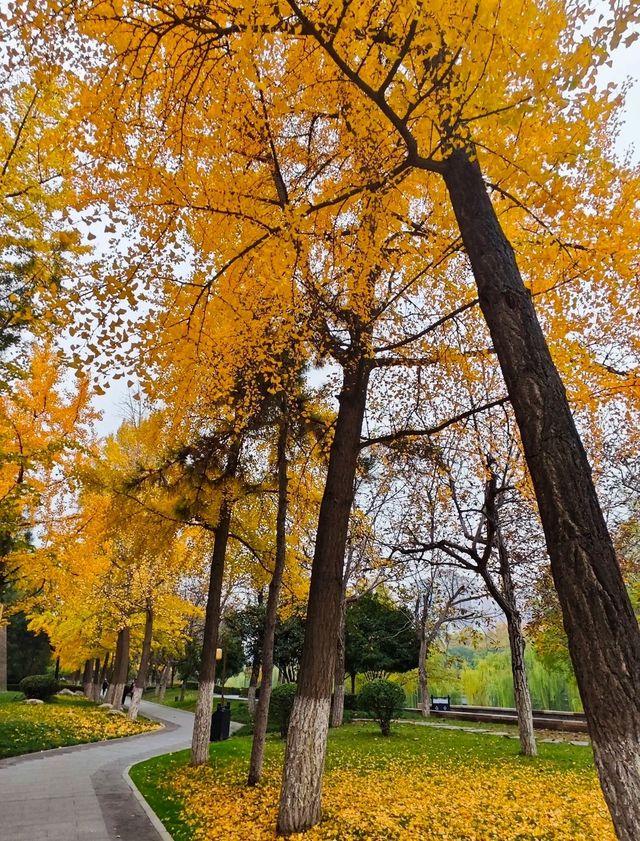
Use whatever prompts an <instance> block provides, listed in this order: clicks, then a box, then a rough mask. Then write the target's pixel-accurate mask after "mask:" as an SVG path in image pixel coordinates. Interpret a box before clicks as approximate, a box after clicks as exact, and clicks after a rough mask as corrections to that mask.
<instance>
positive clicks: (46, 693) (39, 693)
mask: <svg viewBox="0 0 640 841" xmlns="http://www.w3.org/2000/svg"><path fill="white" fill-rule="evenodd" d="M19 686H20V691H21V692H24V694H25V695H26V696H27V698H39V699H40V700H41V701H46V700H47V699H48V698H51V697H52V696H53V695H55V694H56V692H57V691H58V690H59V689H60V683H59V682H58V681H57V680H56V679H55V677H53V675H29V676H28V677H23V678H22V680H21V681H20V683H19Z"/></svg>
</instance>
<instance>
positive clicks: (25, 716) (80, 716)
mask: <svg viewBox="0 0 640 841" xmlns="http://www.w3.org/2000/svg"><path fill="white" fill-rule="evenodd" d="M3 694H7V695H8V694H13V695H16V693H3ZM20 697H21V696H20V695H19V694H18V695H17V698H18V699H17V700H16V699H4V698H3V699H0V759H4V758H6V757H9V756H19V755H21V754H23V753H34V752H35V751H41V750H48V749H49V748H59V747H66V746H68V745H79V744H84V743H85V742H99V741H102V740H103V739H117V738H119V737H120V736H133V735H135V734H137V733H144V732H146V731H148V730H155V729H157V728H158V726H159V725H158V724H156V723H155V722H152V721H149V720H148V719H145V718H139V719H138V720H137V721H129V719H128V718H126V717H125V716H119V715H109V714H108V713H107V712H105V711H104V710H100V709H98V707H97V706H96V705H95V704H93V703H91V702H90V701H87V700H85V699H84V698H79V697H77V698H71V697H67V696H64V697H57V698H52V699H51V701H48V702H47V703H46V704H34V705H33V706H32V705H30V704H24V703H22V701H21V700H19V699H20Z"/></svg>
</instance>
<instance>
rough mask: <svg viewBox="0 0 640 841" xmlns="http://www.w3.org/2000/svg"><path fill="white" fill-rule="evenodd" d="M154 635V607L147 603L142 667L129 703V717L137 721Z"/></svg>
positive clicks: (141, 656) (141, 658)
mask: <svg viewBox="0 0 640 841" xmlns="http://www.w3.org/2000/svg"><path fill="white" fill-rule="evenodd" d="M152 637H153V608H152V607H151V603H150V602H148V603H147V608H146V611H145V623H144V640H143V642H142V653H141V655H140V667H139V669H138V674H137V675H136V680H135V685H134V687H133V692H132V693H131V703H130V704H129V718H130V719H131V721H135V720H136V718H137V717H138V710H139V709H140V701H141V700H142V693H143V692H144V688H145V686H146V685H147V672H148V671H149V663H150V661H151V639H152Z"/></svg>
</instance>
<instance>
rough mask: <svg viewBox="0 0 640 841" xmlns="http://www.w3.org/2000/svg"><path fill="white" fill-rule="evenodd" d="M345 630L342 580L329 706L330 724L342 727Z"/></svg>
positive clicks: (344, 595)
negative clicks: (331, 693)
mask: <svg viewBox="0 0 640 841" xmlns="http://www.w3.org/2000/svg"><path fill="white" fill-rule="evenodd" d="M346 630H347V594H346V592H345V586H344V581H343V582H342V598H341V600H340V625H339V627H338V641H337V645H336V665H335V669H334V670H333V706H332V707H331V726H332V727H342V721H343V719H344V682H345V678H346V674H345V656H346V651H345V645H346V639H345V637H346Z"/></svg>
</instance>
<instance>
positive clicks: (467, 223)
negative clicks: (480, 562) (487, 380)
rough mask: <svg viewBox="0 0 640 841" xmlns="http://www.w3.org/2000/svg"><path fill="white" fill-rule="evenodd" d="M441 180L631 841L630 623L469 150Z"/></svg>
mask: <svg viewBox="0 0 640 841" xmlns="http://www.w3.org/2000/svg"><path fill="white" fill-rule="evenodd" d="M444 178H445V182H446V185H447V188H448V191H449V195H450V198H451V203H452V206H453V210H454V213H455V215H456V219H457V221H458V225H459V228H460V233H461V235H462V239H463V242H464V246H465V249H466V252H467V255H468V257H469V260H470V262H471V266H472V269H473V273H474V276H475V280H476V285H477V288H478V298H479V301H480V307H481V309H482V312H483V314H484V317H485V319H486V322H487V325H488V327H489V331H490V333H491V338H492V341H493V346H494V348H495V351H496V354H497V357H498V360H499V362H500V367H501V368H502V373H503V375H504V379H505V383H506V386H507V391H508V393H509V397H510V399H511V403H512V405H513V409H514V412H515V415H516V419H517V422H518V427H519V429H520V435H521V438H522V443H523V447H524V452H525V456H526V460H527V465H528V467H529V471H530V473H531V478H532V481H533V485H534V488H535V492H536V498H537V501H538V507H539V510H540V517H541V519H542V524H543V527H544V532H545V537H546V543H547V549H548V552H549V556H550V559H551V570H552V574H553V579H554V583H555V586H556V589H557V591H558V598H559V600H560V605H561V607H562V615H563V622H564V627H565V630H566V632H567V638H568V641H569V651H570V654H571V660H572V662H573V667H574V670H575V673H576V678H577V680H578V686H579V688H580V695H581V697H582V702H583V705H584V710H585V714H586V716H587V721H588V724H589V732H590V735H591V739H592V743H593V750H594V755H595V762H596V767H597V769H598V774H599V777H600V783H601V786H602V790H603V792H604V796H605V798H606V801H607V805H608V807H609V810H610V812H611V816H612V818H613V822H614V825H615V828H616V832H617V834H618V837H619V839H620V841H637V839H638V837H640V680H638V675H640V630H639V629H638V622H637V620H636V618H635V616H634V613H633V609H632V607H631V603H630V600H629V597H628V594H627V592H626V589H625V585H624V581H623V579H622V574H621V571H620V567H619V565H618V562H617V559H616V556H615V552H614V549H613V544H612V542H611V538H610V536H609V534H608V531H607V527H606V524H605V521H604V517H603V515H602V511H601V509H600V504H599V502H598V497H597V494H596V491H595V487H594V483H593V478H592V475H591V469H590V466H589V462H588V459H587V456H586V453H585V451H584V448H583V446H582V442H581V440H580V436H579V434H578V432H577V429H576V427H575V423H574V420H573V417H572V415H571V410H570V407H569V403H568V400H567V396H566V393H565V390H564V387H563V385H562V381H561V379H560V376H559V374H558V371H557V369H556V367H555V365H554V363H553V360H552V359H551V355H550V353H549V348H548V346H547V343H546V340H545V337H544V335H543V332H542V329H541V327H540V324H539V322H538V319H537V317H536V313H535V309H534V306H533V301H532V298H531V295H530V293H529V292H528V291H527V289H526V287H525V286H524V283H523V282H522V278H521V276H520V272H519V269H518V266H517V263H516V260H515V256H514V252H513V249H512V247H511V244H510V243H509V241H508V240H507V238H506V236H505V234H504V232H503V230H502V228H501V226H500V223H499V221H498V218H497V216H496V213H495V211H494V208H493V205H492V203H491V200H490V198H489V195H488V193H487V189H486V186H485V183H484V180H483V177H482V172H481V169H480V165H479V163H478V162H477V160H475V151H474V150H464V149H459V150H456V151H454V152H452V153H451V155H450V157H449V158H448V160H447V162H446V165H445V172H444ZM605 687H606V691H605Z"/></svg>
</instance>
